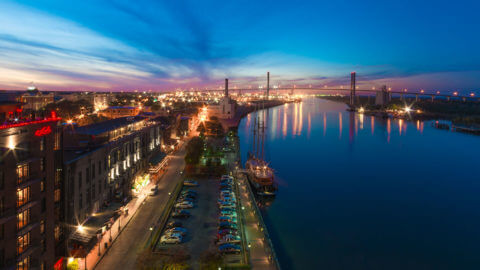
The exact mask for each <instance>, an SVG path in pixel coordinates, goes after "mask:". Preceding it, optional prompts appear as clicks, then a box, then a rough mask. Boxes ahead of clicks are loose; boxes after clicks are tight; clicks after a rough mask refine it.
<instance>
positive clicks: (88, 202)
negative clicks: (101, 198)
mask: <svg viewBox="0 0 480 270" xmlns="http://www.w3.org/2000/svg"><path fill="white" fill-rule="evenodd" d="M91 196H92V194H90V188H87V196H86V198H85V199H86V200H87V205H88V206H90V200H91V198H92V197H91Z"/></svg>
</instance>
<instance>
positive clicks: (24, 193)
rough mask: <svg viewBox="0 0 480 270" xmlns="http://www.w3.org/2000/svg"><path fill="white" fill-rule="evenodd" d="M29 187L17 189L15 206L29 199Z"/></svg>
mask: <svg viewBox="0 0 480 270" xmlns="http://www.w3.org/2000/svg"><path fill="white" fill-rule="evenodd" d="M30 196H31V194H30V187H29V186H28V187H26V188H24V189H19V190H17V207H20V206H22V205H24V204H26V203H27V202H29V201H30Z"/></svg>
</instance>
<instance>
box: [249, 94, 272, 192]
mask: <svg viewBox="0 0 480 270" xmlns="http://www.w3.org/2000/svg"><path fill="white" fill-rule="evenodd" d="M262 105H263V107H265V106H264V103H263V102H262ZM261 112H262V114H263V115H262V117H261V118H260V117H259V115H260V114H259V113H258V111H257V114H256V116H255V119H254V125H253V151H252V152H249V153H248V159H247V162H246V164H245V168H246V169H247V171H248V180H249V182H250V184H251V186H252V187H253V188H254V189H255V192H256V193H257V195H260V196H275V195H276V193H277V185H276V183H275V175H274V173H273V169H272V168H270V167H269V165H268V163H267V162H266V161H265V147H264V145H265V114H264V113H265V110H262V111H261Z"/></svg>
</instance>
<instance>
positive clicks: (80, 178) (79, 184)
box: [78, 172, 82, 188]
mask: <svg viewBox="0 0 480 270" xmlns="http://www.w3.org/2000/svg"><path fill="white" fill-rule="evenodd" d="M81 187H82V172H78V188H81Z"/></svg>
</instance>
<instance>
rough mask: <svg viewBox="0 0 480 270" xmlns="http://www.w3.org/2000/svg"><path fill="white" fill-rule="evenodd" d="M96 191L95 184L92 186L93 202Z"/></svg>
mask: <svg viewBox="0 0 480 270" xmlns="http://www.w3.org/2000/svg"><path fill="white" fill-rule="evenodd" d="M96 191H97V190H96V189H95V183H94V184H92V200H95V192H96Z"/></svg>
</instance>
